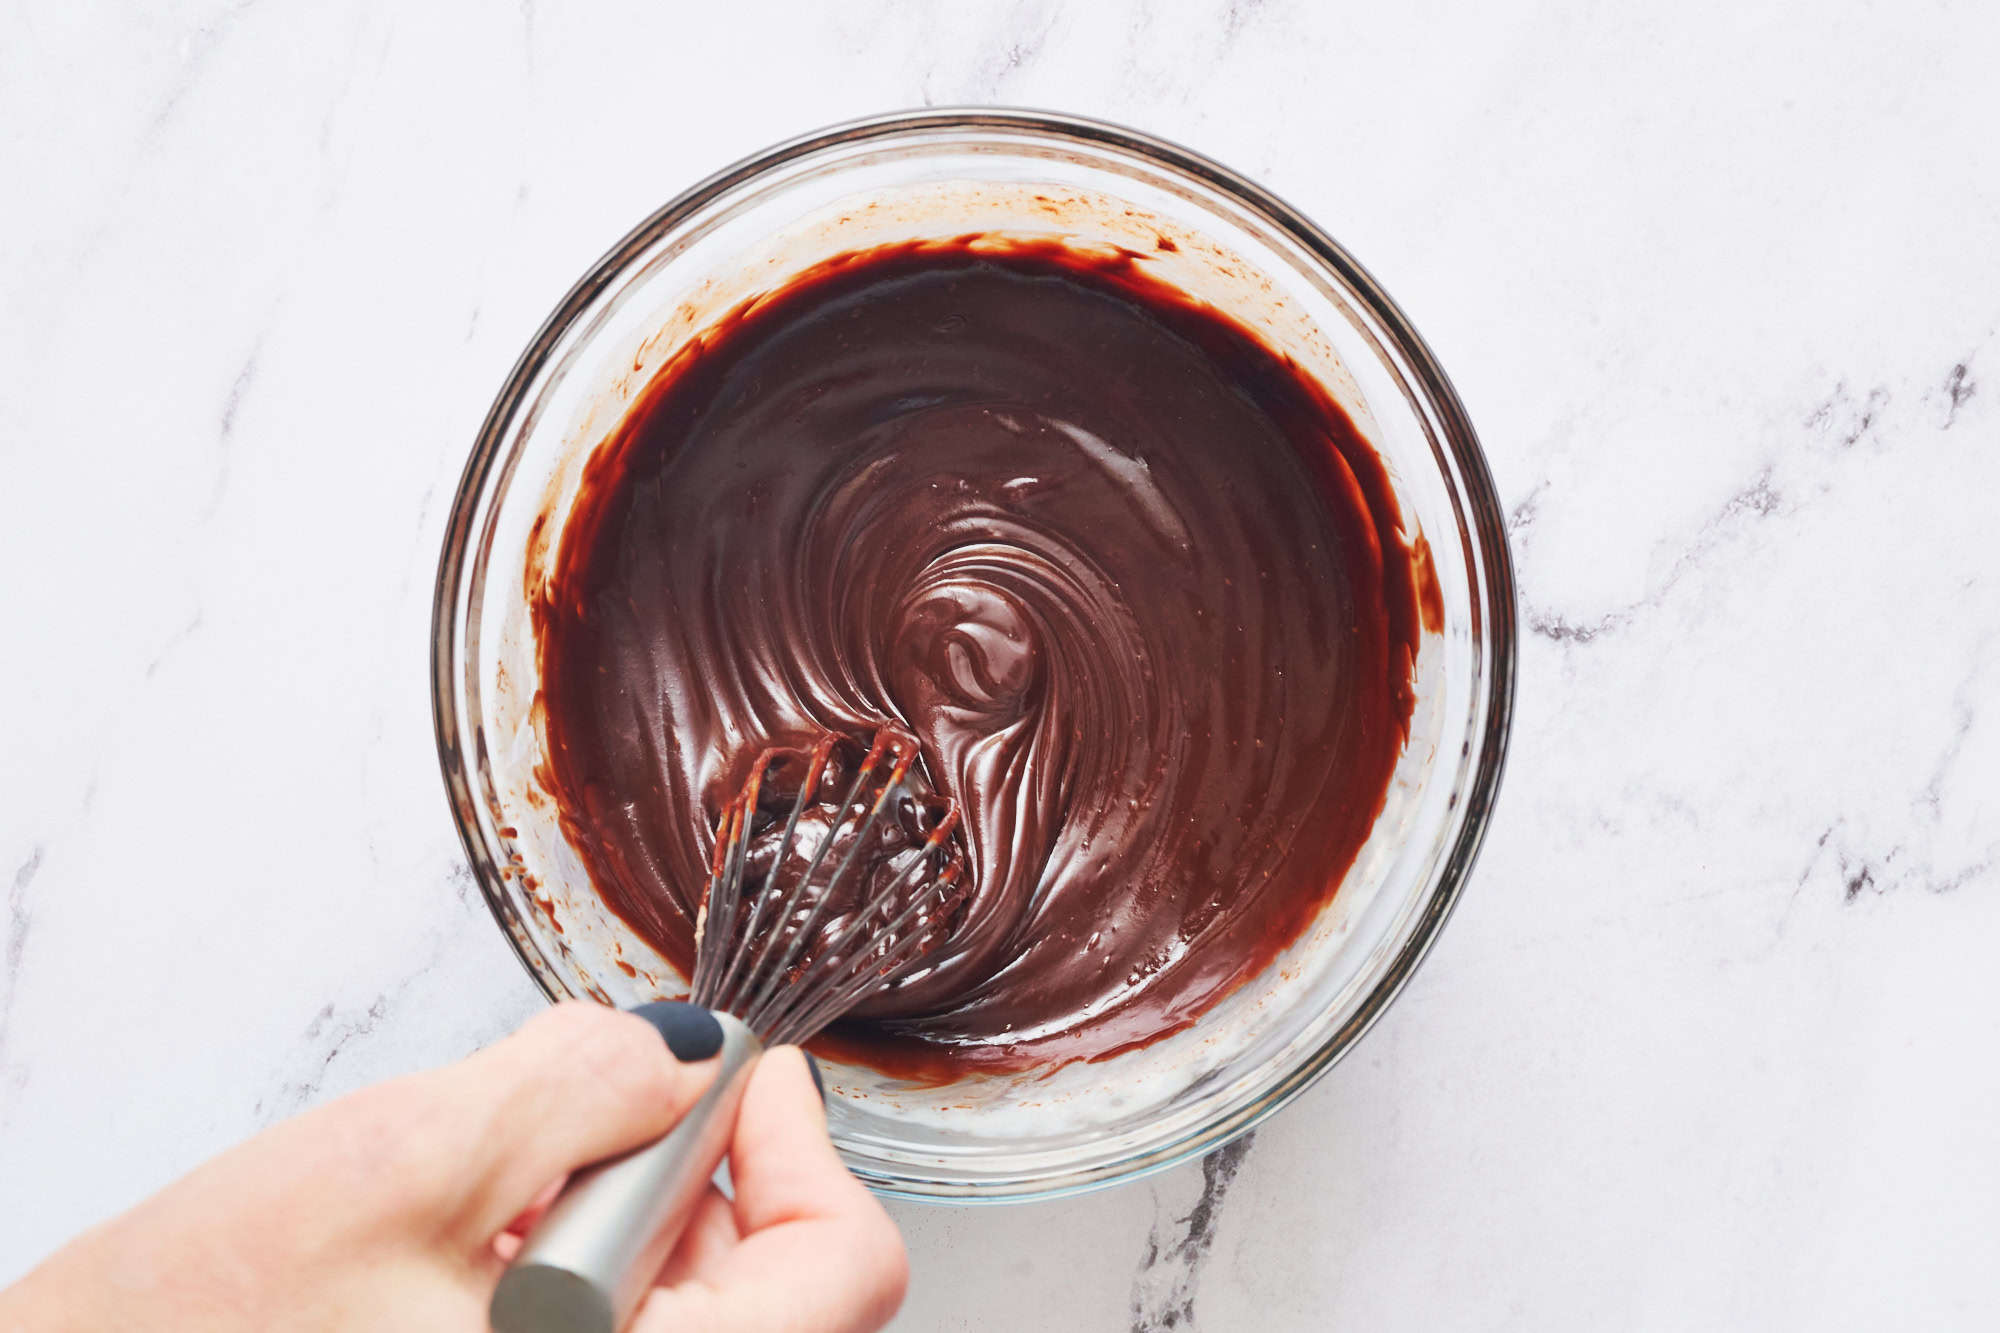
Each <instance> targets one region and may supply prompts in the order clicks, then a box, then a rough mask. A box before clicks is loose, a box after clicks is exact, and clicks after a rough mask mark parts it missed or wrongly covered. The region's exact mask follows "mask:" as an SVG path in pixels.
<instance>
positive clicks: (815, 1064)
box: [799, 1050, 826, 1106]
mask: <svg viewBox="0 0 2000 1333" xmlns="http://www.w3.org/2000/svg"><path fill="white" fill-rule="evenodd" d="M799 1054H800V1055H803V1056H804V1057H805V1058H806V1072H807V1073H808V1074H811V1075H812V1076H813V1086H814V1087H815V1088H817V1089H819V1104H820V1105H821V1106H825V1105H826V1080H825V1079H823V1078H821V1077H820V1075H819V1061H817V1060H815V1059H813V1058H812V1052H811V1051H807V1050H801V1051H800V1052H799Z"/></svg>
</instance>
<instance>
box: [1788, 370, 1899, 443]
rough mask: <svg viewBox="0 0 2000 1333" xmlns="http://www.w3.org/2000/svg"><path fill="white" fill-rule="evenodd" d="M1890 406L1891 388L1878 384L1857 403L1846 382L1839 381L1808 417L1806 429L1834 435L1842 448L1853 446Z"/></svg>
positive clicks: (1835, 441)
mask: <svg viewBox="0 0 2000 1333" xmlns="http://www.w3.org/2000/svg"><path fill="white" fill-rule="evenodd" d="M1888 406H1889V390H1888V389H1887V388H1886V387H1884V386H1882V385H1879V384H1878V385H1876V386H1875V387H1874V388H1872V389H1870V390H1869V391H1868V394H1867V397H1865V398H1863V399H1862V400H1861V401H1859V402H1856V401H1855V399H1854V398H1853V396H1852V395H1850V394H1849V393H1848V391H1847V383H1846V381H1844V380H1843V381H1840V382H1837V383H1836V384H1835V385H1834V386H1833V392H1832V393H1831V394H1829V395H1828V396H1827V398H1826V401H1824V402H1822V403H1821V404H1820V405H1819V406H1818V407H1815V408H1814V409H1813V410H1812V411H1811V412H1810V413H1808V414H1807V416H1806V429H1807V430H1810V431H1813V432H1815V433H1816V434H1822V435H1830V436H1832V437H1833V440H1834V443H1835V444H1836V445H1838V446H1839V447H1840V448H1842V449H1852V448H1853V447H1854V446H1855V445H1857V444H1859V443H1860V442H1861V440H1862V438H1863V437H1865V436H1866V435H1867V434H1868V433H1869V432H1870V431H1871V430H1873V429H1874V427H1875V422H1876V420H1877V419H1878V418H1879V417H1880V416H1881V415H1882V411H1883V409H1885V408H1886V407H1888Z"/></svg>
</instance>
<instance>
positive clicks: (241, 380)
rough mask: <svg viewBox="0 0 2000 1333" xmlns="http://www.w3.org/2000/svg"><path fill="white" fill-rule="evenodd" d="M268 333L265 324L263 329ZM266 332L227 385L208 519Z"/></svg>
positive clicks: (223, 484) (218, 499) (225, 475)
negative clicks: (238, 415) (237, 419)
mask: <svg viewBox="0 0 2000 1333" xmlns="http://www.w3.org/2000/svg"><path fill="white" fill-rule="evenodd" d="M266 328H267V330H268V324H267V326H266ZM265 336H266V334H265V333H259V334H258V335H257V340H256V341H255V342H254V343H252V344H251V345H250V354H249V355H248V356H246V357H244V358H243V365H242V366H241V367H240V368H239V369H238V370H237V372H236V378H235V379H233V380H231V381H230V383H229V392H228V393H227V394H226V395H225V396H224V397H223V400H222V414H221V416H220V417H219V418H218V419H217V421H216V428H215V482H214V484H213V485H211V486H210V487H209V491H208V503H207V504H205V505H203V506H202V511H201V516H202V517H203V518H204V519H207V518H210V517H212V516H213V515H214V514H215V511H216V510H217V509H218V508H219V507H220V506H221V504H222V493H223V491H224V490H225V489H227V487H228V485H229V471H230V463H231V462H232V461H233V456H234V453H235V450H234V448H233V446H234V444H235V442H236V417H237V414H238V413H239V412H241V411H242V410H243V397H244V395H245V394H247V393H249V392H250V385H251V384H252V383H253V382H254V381H255V380H256V378H257V363H258V361H259V359H260V358H262V357H263V355H264V338H265Z"/></svg>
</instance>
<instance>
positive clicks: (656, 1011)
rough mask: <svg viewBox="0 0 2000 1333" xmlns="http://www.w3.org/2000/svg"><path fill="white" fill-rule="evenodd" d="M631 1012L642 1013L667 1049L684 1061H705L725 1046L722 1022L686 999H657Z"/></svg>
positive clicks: (676, 1057)
mask: <svg viewBox="0 0 2000 1333" xmlns="http://www.w3.org/2000/svg"><path fill="white" fill-rule="evenodd" d="M630 1012H632V1013H635V1014H637V1015H639V1017H641V1018H643V1019H645V1020H646V1021H647V1022H648V1023H651V1024H652V1025H653V1026H654V1027H655V1028H657V1029H659V1033H660V1035H661V1036H662V1037H664V1038H665V1039H666V1042H667V1049H668V1050H670V1051H672V1052H673V1053H674V1059H676V1060H679V1061H680V1062H681V1063H683V1064H693V1063H694V1062H695V1061H697V1060H706V1059H708V1058H709V1057H710V1056H712V1055H714V1054H715V1053H716V1052H717V1051H719V1050H721V1049H722V1024H720V1023H718V1022H716V1021H715V1015H714V1014H711V1013H710V1012H708V1010H706V1009H704V1008H702V1007H701V1006H700V1005H698V1004H689V1003H688V1002H687V1001H685V1000H655V1001H653V1002H652V1003H651V1004H642V1005H640V1006H639V1007H638V1008H636V1009H633V1010H631V1011H630Z"/></svg>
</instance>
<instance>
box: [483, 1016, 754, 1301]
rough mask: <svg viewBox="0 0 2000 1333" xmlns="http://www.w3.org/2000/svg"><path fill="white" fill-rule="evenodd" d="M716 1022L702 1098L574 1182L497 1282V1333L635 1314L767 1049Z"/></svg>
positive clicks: (740, 1029)
mask: <svg viewBox="0 0 2000 1333" xmlns="http://www.w3.org/2000/svg"><path fill="white" fill-rule="evenodd" d="M715 1020H716V1022H717V1023H719V1024H720V1025H721V1027H722V1049H721V1050H720V1051H719V1052H717V1056H716V1059H717V1068H716V1071H715V1081H714V1082H713V1083H711V1084H710V1085H709V1087H708V1091H707V1092H705V1093H703V1094H702V1096H701V1099H700V1100H699V1101H697V1102H696V1103H695V1104H694V1107H693V1109H692V1110H690V1111H689V1112H688V1113H687V1115H686V1116H685V1117H684V1118H683V1119H682V1120H681V1122H680V1123H679V1124H678V1125H676V1126H674V1128H673V1130H672V1131H671V1132H669V1133H668V1134H667V1136H666V1137H665V1138H663V1139H660V1140H659V1141H657V1142H655V1143H651V1144H648V1145H647V1146H646V1147H643V1148H638V1149H634V1150H633V1151H632V1152H629V1153H626V1154H625V1155H623V1156H622V1157H614V1158H612V1159H610V1160H609V1161H606V1162H600V1163H598V1164H597V1165H596V1166H592V1167H586V1168H585V1169H584V1170H582V1171H579V1172H577V1173H576V1175H574V1176H573V1177H571V1179H570V1181H569V1183H568V1184H567V1185H566V1186H564V1187H563V1190H562V1193H560V1194H559V1195H557V1196H556V1201H555V1202H554V1203H553V1204H551V1205H550V1206H549V1210H548V1212H547V1213H545V1214H543V1216H542V1219H541V1221H540V1222H538V1223H536V1225H535V1228H534V1230H533V1231H531V1232H530V1233H529V1234H528V1238H527V1240H526V1242H525V1243H524V1244H523V1245H522V1246H521V1252H520V1253H519V1254H518V1255H516V1256H515V1258H514V1261H513V1263H512V1264H510V1265H509V1266H508V1268H507V1271H506V1272H505V1273H503V1274H502V1275H501V1277H500V1285H499V1287H497V1288H496V1289H495V1290H494V1292H493V1304H492V1307H491V1310H490V1317H491V1319H492V1323H493V1328H494V1333H618V1330H619V1329H622V1328H623V1327H624V1326H625V1324H626V1323H627V1322H628V1321H629V1320H630V1319H631V1318H632V1315H633V1314H634V1313H635V1312H636V1311H637V1310H638V1308H639V1302H640V1301H641V1300H643V1299H644V1298H645V1295H646V1292H647V1290H648V1289H649V1288H650V1287H651V1285H652V1281H653V1278H654V1277H655V1276H657V1275H658V1273H659V1271H660V1266H661V1265H662V1264H664V1263H665V1262H666V1260H667V1256H668V1255H669V1254H671V1253H672V1252H673V1246H674V1242H675V1241H676V1240H678V1239H679V1238H680V1234H681V1232H682V1230H683V1229H684V1228H685V1227H686V1226H687V1222H688V1218H689V1216H690V1215H691V1214H692V1213H693V1212H694V1207H695V1205H696V1203H698V1202H699V1201H700V1199H701V1197H702V1192H703V1191H704V1190H705V1189H706V1188H707V1187H708V1182H709V1179H710V1177H712V1176H713V1175H714V1173H715V1167H716V1163H718V1162H719V1161H721V1159H722V1156H723V1154H724V1152H725V1151H726V1149H727V1148H728V1146H729V1138H730V1135H731V1133H732V1132H733V1131H734V1129H735V1126H736V1110H737V1107H738V1105H739V1104H740V1103H741V1101H742V1100H743V1088H744V1085H745V1084H746V1083H747V1082H748V1081H749V1073H750V1067H751V1065H752V1064H754V1063H755V1062H756V1059H757V1057H758V1055H760V1054H761V1053H762V1052H763V1050H764V1043H763V1042H761V1041H759V1040H758V1039H757V1034H756V1033H754V1032H752V1031H751V1030H750V1029H749V1028H748V1027H746V1026H745V1025H744V1024H743V1023H742V1022H741V1020H739V1019H736V1018H733V1017H731V1016H730V1015H728V1014H724V1013H716V1014H715Z"/></svg>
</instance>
